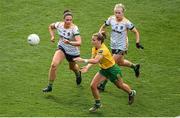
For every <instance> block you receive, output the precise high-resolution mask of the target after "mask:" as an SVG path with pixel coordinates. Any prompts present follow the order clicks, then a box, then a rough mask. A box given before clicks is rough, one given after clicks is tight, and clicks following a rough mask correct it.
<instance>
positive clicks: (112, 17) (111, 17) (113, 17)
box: [108, 15, 116, 19]
mask: <svg viewBox="0 0 180 118" xmlns="http://www.w3.org/2000/svg"><path fill="white" fill-rule="evenodd" d="M108 19H116V17H115V15H111V16H109V17H108Z"/></svg>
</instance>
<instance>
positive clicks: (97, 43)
mask: <svg viewBox="0 0 180 118" xmlns="http://www.w3.org/2000/svg"><path fill="white" fill-rule="evenodd" d="M105 37H106V35H105V33H104V32H102V33H96V34H93V36H92V45H93V46H94V47H93V48H92V58H91V59H82V58H81V57H78V58H75V59H74V60H75V61H78V62H85V63H88V64H87V65H86V66H85V67H83V69H82V70H81V71H82V72H83V73H84V72H87V71H88V69H89V68H90V67H91V66H92V65H93V64H99V66H100V68H101V70H100V71H99V72H97V73H96V75H95V76H94V78H93V80H92V81H91V91H92V94H93V96H94V99H95V104H94V106H93V107H92V108H90V109H89V111H90V112H95V111H97V110H98V109H99V108H100V107H101V102H100V95H99V91H98V88H97V86H98V85H99V83H100V82H101V81H104V80H107V79H109V80H110V81H111V82H112V83H114V84H115V85H116V86H117V87H118V88H119V89H122V90H123V91H125V92H126V93H127V94H128V95H129V101H128V103H129V104H132V103H133V101H134V96H135V95H136V91H135V90H132V89H131V88H130V87H129V85H127V84H125V83H124V82H123V80H122V74H121V70H120V67H119V66H118V65H116V64H115V61H114V59H113V57H112V55H111V53H110V51H109V50H108V48H107V47H106V46H105V44H104V43H103V42H104V39H105Z"/></svg>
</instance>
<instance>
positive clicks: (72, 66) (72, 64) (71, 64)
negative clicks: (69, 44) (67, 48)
mask: <svg viewBox="0 0 180 118" xmlns="http://www.w3.org/2000/svg"><path fill="white" fill-rule="evenodd" d="M69 68H70V70H72V71H73V72H74V73H75V75H76V84H77V85H80V84H81V81H82V78H81V72H80V68H79V66H78V64H77V63H76V62H69Z"/></svg>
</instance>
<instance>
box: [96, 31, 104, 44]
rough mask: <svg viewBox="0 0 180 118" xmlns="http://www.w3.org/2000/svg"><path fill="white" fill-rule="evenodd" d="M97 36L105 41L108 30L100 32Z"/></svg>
mask: <svg viewBox="0 0 180 118" xmlns="http://www.w3.org/2000/svg"><path fill="white" fill-rule="evenodd" d="M97 38H98V40H101V43H103V42H104V40H105V39H106V32H105V31H102V32H99V33H98V35H97Z"/></svg>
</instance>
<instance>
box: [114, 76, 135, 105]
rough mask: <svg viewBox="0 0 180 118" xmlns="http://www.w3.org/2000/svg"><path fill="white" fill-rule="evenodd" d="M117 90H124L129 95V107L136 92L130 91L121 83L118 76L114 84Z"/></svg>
mask: <svg viewBox="0 0 180 118" xmlns="http://www.w3.org/2000/svg"><path fill="white" fill-rule="evenodd" d="M114 84H115V85H116V86H117V88H119V89H122V90H124V91H125V92H126V93H128V95H129V101H128V103H129V105H131V104H132V103H133V102H134V96H135V95H136V91H135V90H132V89H131V88H130V86H129V85H127V84H126V83H124V82H123V80H122V78H121V77H120V76H119V77H118V80H117V81H115V83H114Z"/></svg>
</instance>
